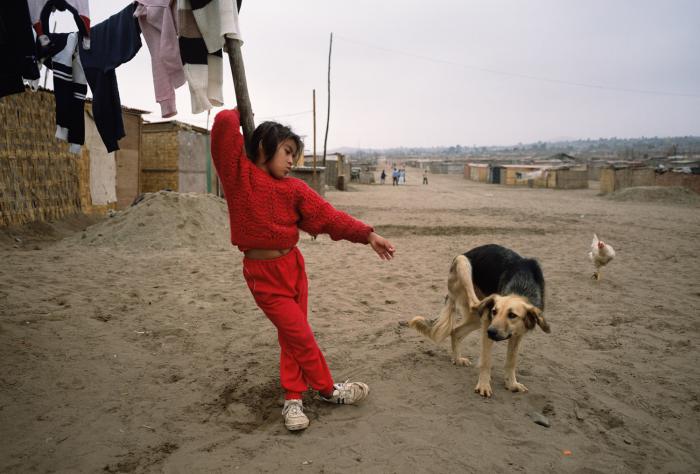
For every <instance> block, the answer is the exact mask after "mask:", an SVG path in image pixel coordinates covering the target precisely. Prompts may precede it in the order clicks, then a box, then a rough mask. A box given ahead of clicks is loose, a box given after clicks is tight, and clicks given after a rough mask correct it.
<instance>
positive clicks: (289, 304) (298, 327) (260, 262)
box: [211, 109, 394, 430]
mask: <svg viewBox="0 0 700 474" xmlns="http://www.w3.org/2000/svg"><path fill="white" fill-rule="evenodd" d="M249 146H250V148H249V149H248V153H247V154H246V151H245V149H244V141H243V136H242V135H241V132H240V119H239V115H238V110H235V109H234V110H224V111H222V112H219V114H218V115H217V116H216V119H215V120H214V126H213V128H212V132H211V155H212V159H213V161H214V166H215V167H216V171H217V173H218V175H219V179H220V180H221V183H222V185H223V188H224V194H225V195H226V202H227V204H228V212H229V219H230V224H231V243H233V245H237V246H238V248H239V249H240V250H241V251H242V252H243V253H244V255H245V257H244V258H243V276H244V277H245V280H246V283H247V284H248V288H250V291H251V293H252V294H253V298H255V302H256V303H257V305H258V306H259V307H260V309H262V310H263V312H264V313H265V315H266V316H267V317H268V318H269V319H270V321H272V324H274V325H275V326H276V327H277V336H278V340H279V344H280V349H281V351H280V379H281V383H282V387H283V388H284V390H285V403H284V409H283V410H282V415H283V416H284V423H285V426H286V427H287V429H289V430H302V429H304V428H306V427H307V426H308V425H309V419H308V418H307V417H306V415H305V414H304V410H303V406H302V401H301V395H302V393H303V392H305V391H306V390H307V389H308V387H309V386H311V388H313V389H314V390H318V392H319V394H320V396H321V399H322V400H324V401H327V402H331V403H338V404H352V403H357V402H359V401H360V400H362V399H364V398H365V397H366V396H367V394H368V393H369V387H368V386H367V384H364V383H361V382H345V383H333V378H332V377H331V373H330V370H329V369H328V366H327V365H326V360H325V359H324V357H323V353H322V352H321V350H320V349H319V347H318V345H317V344H316V340H315V339H314V335H313V332H312V331H311V327H310V326H309V323H308V322H307V315H306V307H307V298H308V286H307V279H306V271H305V269H304V258H303V257H302V255H301V252H300V251H299V249H298V248H297V247H296V244H297V241H298V240H299V229H302V230H303V231H305V232H308V233H309V234H311V235H318V234H329V235H330V237H331V238H332V239H333V240H340V239H345V240H349V241H350V242H356V243H361V244H370V245H371V246H372V249H373V250H374V251H375V252H376V253H377V254H378V255H379V257H380V258H382V259H384V260H390V259H391V258H392V257H393V255H394V246H393V245H391V243H390V242H389V241H388V240H386V239H385V238H383V237H381V236H380V235H378V234H376V233H375V232H374V231H373V229H372V228H371V227H369V226H368V225H366V224H364V223H362V222H360V221H359V220H357V219H355V218H353V217H351V216H350V215H348V214H346V213H344V212H341V211H338V210H337V209H334V208H333V206H331V205H330V204H329V203H328V202H327V201H325V200H324V199H323V198H322V197H321V196H319V195H318V194H317V193H316V192H315V191H314V190H312V189H311V188H309V186H308V185H307V184H306V183H304V182H303V181H301V180H299V179H296V178H291V177H288V176H287V175H288V174H289V172H290V170H291V168H292V163H293V158H294V157H295V156H297V154H298V153H301V152H303V143H302V141H301V139H300V138H299V137H298V136H297V135H296V134H294V133H293V132H292V131H291V130H290V129H289V128H287V127H285V126H283V125H280V124H278V123H275V122H264V123H262V124H260V125H259V126H258V128H256V129H255V132H254V133H253V137H252V139H251V141H250V145H249ZM246 155H247V156H246ZM249 158H250V159H249Z"/></svg>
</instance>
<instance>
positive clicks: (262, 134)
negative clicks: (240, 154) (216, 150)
mask: <svg viewBox="0 0 700 474" xmlns="http://www.w3.org/2000/svg"><path fill="white" fill-rule="evenodd" d="M287 139H289V140H292V141H293V142H294V144H295V145H296V147H297V155H299V154H301V153H304V142H303V141H302V140H301V138H300V137H299V135H297V134H296V133H294V132H292V129H291V128H289V127H286V126H284V125H282V124H281V123H277V122H263V123H261V124H260V125H258V126H257V128H256V129H255V131H254V132H253V137H252V138H251V140H250V144H249V145H248V146H249V148H248V150H247V151H248V158H249V159H250V160H251V161H252V162H255V161H256V160H257V159H258V150H262V153H263V156H264V157H265V162H266V163H267V162H268V161H270V160H271V159H272V157H273V156H275V152H276V151H277V147H279V145H280V143H282V142H283V141H285V140H287Z"/></svg>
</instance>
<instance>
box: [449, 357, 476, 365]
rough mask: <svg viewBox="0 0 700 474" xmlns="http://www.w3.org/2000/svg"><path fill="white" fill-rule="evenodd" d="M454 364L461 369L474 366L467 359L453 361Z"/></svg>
mask: <svg viewBox="0 0 700 474" xmlns="http://www.w3.org/2000/svg"><path fill="white" fill-rule="evenodd" d="M452 363H453V364H454V365H459V366H461V367H469V366H470V365H472V361H470V360H469V358H467V357H459V358H457V359H452Z"/></svg>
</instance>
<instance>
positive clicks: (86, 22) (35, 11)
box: [28, 0, 90, 49]
mask: <svg viewBox="0 0 700 474" xmlns="http://www.w3.org/2000/svg"><path fill="white" fill-rule="evenodd" d="M28 2H29V13H30V16H31V19H32V24H33V25H34V29H35V30H36V34H37V36H38V38H37V39H38V41H39V44H40V45H41V46H42V47H44V48H46V47H48V46H49V41H50V36H49V31H50V30H49V16H50V15H51V13H52V12H53V11H54V10H58V11H66V10H68V11H69V12H71V13H72V14H73V18H74V19H75V24H76V25H77V26H78V32H79V33H80V38H81V40H82V42H83V47H84V48H85V49H90V4H89V3H88V0H28Z"/></svg>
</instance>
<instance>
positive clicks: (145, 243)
mask: <svg viewBox="0 0 700 474" xmlns="http://www.w3.org/2000/svg"><path fill="white" fill-rule="evenodd" d="M68 243H73V244H81V245H84V244H86V243H87V244H88V245H95V246H107V247H128V248H134V249H155V250H167V249H175V248H196V249H211V248H228V247H230V245H231V244H230V240H229V225H228V213H227V209H226V201H224V200H223V199H221V198H219V197H216V196H214V195H212V194H196V193H185V194H180V193H177V192H169V191H159V192H157V193H146V194H144V195H143V199H142V200H141V201H139V202H138V203H137V204H135V205H132V206H131V207H128V208H126V209H124V210H122V211H119V212H117V213H116V214H114V215H113V216H112V217H111V218H108V219H107V220H105V221H103V222H100V223H99V224H96V225H93V226H91V227H88V228H87V229H86V230H85V231H84V232H81V233H78V234H76V235H74V236H72V237H70V238H69V239H68Z"/></svg>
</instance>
